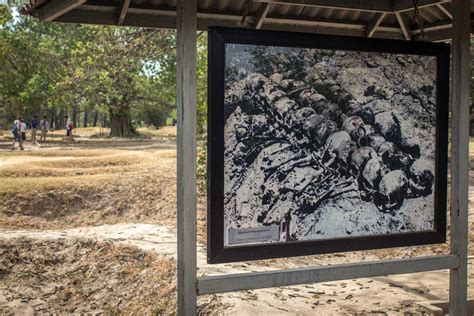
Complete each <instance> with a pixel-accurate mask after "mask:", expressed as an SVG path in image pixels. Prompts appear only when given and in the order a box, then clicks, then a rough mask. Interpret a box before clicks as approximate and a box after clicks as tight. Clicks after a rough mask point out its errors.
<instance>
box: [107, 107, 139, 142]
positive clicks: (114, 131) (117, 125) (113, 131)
mask: <svg viewBox="0 0 474 316" xmlns="http://www.w3.org/2000/svg"><path fill="white" fill-rule="evenodd" d="M110 136H111V137H131V136H135V130H134V129H133V127H132V122H131V120H130V116H129V115H128V113H126V112H125V111H121V113H110Z"/></svg>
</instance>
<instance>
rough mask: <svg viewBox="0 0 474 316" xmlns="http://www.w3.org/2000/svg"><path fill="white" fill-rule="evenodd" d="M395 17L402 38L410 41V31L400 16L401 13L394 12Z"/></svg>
mask: <svg viewBox="0 0 474 316" xmlns="http://www.w3.org/2000/svg"><path fill="white" fill-rule="evenodd" d="M395 16H396V17H397V21H398V24H399V25H400V29H401V30H402V33H403V36H404V37H405V39H406V40H407V41H410V40H411V31H410V28H409V27H408V24H407V23H406V22H405V18H404V17H403V16H402V14H401V13H399V12H396V13H395Z"/></svg>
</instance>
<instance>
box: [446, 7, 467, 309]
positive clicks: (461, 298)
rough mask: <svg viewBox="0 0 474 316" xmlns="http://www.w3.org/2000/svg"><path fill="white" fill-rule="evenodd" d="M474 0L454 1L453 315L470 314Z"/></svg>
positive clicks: (451, 304) (451, 276)
mask: <svg viewBox="0 0 474 316" xmlns="http://www.w3.org/2000/svg"><path fill="white" fill-rule="evenodd" d="M470 12H471V7H470V1H469V0H456V1H453V32H452V34H453V40H452V45H451V47H452V52H451V54H452V75H451V84H452V86H451V98H452V101H451V102H452V105H451V106H452V108H451V111H452V113H451V116H452V122H451V253H452V254H453V255H456V256H458V258H459V267H457V268H453V269H451V273H450V284H449V289H450V291H449V304H450V305H449V311H450V315H467V246H468V194H469V191H468V190H469V106H470V95H469V94H470V89H469V85H470V72H471V68H470V55H469V54H470V51H469V49H470V29H471V18H470Z"/></svg>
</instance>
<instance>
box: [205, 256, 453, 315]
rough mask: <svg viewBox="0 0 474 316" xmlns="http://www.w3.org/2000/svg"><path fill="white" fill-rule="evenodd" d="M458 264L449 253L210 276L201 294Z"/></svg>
mask: <svg viewBox="0 0 474 316" xmlns="http://www.w3.org/2000/svg"><path fill="white" fill-rule="evenodd" d="M457 266H458V259H457V256H455V255H446V256H436V257H419V258H412V259H400V260H386V261H375V262H364V263H352V264H340V265H331V266H323V267H310V268H301V269H291V270H277V271H268V272H255V273H241V274H232V275H221V276H210V277H204V278H200V279H198V293H199V295H203V294H212V293H222V292H232V291H241V290H250V289H263V288H269V287H278V286H289V285H298V284H306V283H318V282H329V281H340V280H350V279H357V278H368V277H374V276H382V275H395V274H405V273H415V272H423V271H435V270H442V269H450V268H454V267H457ZM456 315H457V314H456Z"/></svg>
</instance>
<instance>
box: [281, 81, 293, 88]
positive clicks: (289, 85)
mask: <svg viewBox="0 0 474 316" xmlns="http://www.w3.org/2000/svg"><path fill="white" fill-rule="evenodd" d="M293 81H294V80H293V79H283V80H282V81H280V87H281V88H282V89H283V90H285V91H288V90H290V89H293Z"/></svg>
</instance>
